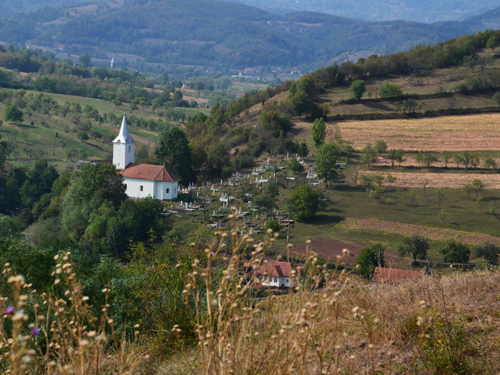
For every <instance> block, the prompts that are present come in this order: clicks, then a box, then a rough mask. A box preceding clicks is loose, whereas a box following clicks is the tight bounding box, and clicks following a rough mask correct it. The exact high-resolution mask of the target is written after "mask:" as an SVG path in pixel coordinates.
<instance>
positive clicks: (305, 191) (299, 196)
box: [288, 185, 320, 221]
mask: <svg viewBox="0 0 500 375" xmlns="http://www.w3.org/2000/svg"><path fill="white" fill-rule="evenodd" d="M319 198H320V194H319V193H318V192H316V191H315V190H313V189H312V188H311V187H310V186H309V185H302V186H299V187H298V188H297V189H295V190H294V192H293V193H292V195H291V196H290V198H289V199H288V209H289V210H290V212H291V213H292V215H293V216H294V217H295V218H296V219H297V220H299V221H306V220H309V219H311V218H313V217H314V216H315V215H316V214H317V213H318V212H319Z"/></svg>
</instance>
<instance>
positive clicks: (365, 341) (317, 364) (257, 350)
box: [170, 214, 500, 375]
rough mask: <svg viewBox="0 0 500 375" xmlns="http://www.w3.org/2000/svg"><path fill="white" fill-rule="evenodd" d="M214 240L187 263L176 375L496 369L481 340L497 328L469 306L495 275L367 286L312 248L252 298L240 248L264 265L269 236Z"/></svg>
mask: <svg viewBox="0 0 500 375" xmlns="http://www.w3.org/2000/svg"><path fill="white" fill-rule="evenodd" d="M236 216H237V215H236V214H235V215H233V217H234V218H236ZM234 228H235V227H234ZM217 236H218V241H217V242H214V244H213V246H212V247H210V248H207V249H206V253H207V259H208V264H207V267H206V268H201V267H196V264H197V262H195V264H193V266H195V271H194V272H192V273H191V274H190V275H189V282H188V284H187V287H186V290H185V293H186V296H187V297H189V298H191V299H192V300H194V301H195V306H196V332H197V335H198V349H197V350H196V352H195V354H193V353H191V354H190V355H192V356H193V358H195V359H193V361H190V360H189V358H187V357H184V359H183V360H184V361H185V362H186V363H189V365H185V366H179V368H178V369H177V371H176V372H177V373H199V374H207V375H208V374H252V375H257V374H365V373H366V374H421V373H429V374H457V373H463V374H475V373H484V374H488V373H495V371H498V367H499V366H498V365H496V364H493V362H492V361H491V360H490V359H489V356H492V357H493V358H494V357H495V356H497V354H498V345H496V346H495V345H493V343H494V341H492V340H489V339H488V334H490V333H491V331H492V330H495V331H497V329H496V327H494V328H493V327H491V325H482V324H478V323H479V322H480V321H482V320H481V319H484V318H485V316H488V319H492V318H493V316H495V315H496V314H495V313H494V312H493V311H489V312H488V313H485V312H484V309H483V310H481V309H478V308H477V307H476V306H474V304H473V303H475V302H479V301H480V300H481V301H486V300H489V299H492V298H493V299H494V298H496V295H497V294H496V293H492V291H491V285H492V284H494V283H498V282H499V281H500V277H499V275H498V274H497V273H490V272H486V271H484V272H482V273H476V274H460V275H457V276H453V277H450V278H441V277H439V276H437V277H429V278H423V279H421V280H420V281H418V282H413V283H407V284H404V285H400V286H392V285H386V286H384V285H369V284H365V283H363V282H362V281H361V280H358V279H356V277H355V276H354V275H353V274H351V273H350V272H346V271H345V270H340V269H327V268H326V266H320V265H319V264H318V259H317V257H316V256H315V254H314V253H312V252H311V253H310V255H309V257H308V259H307V261H306V263H305V264H304V266H303V267H300V268H299V269H298V270H297V271H296V273H295V275H294V277H293V280H294V282H295V283H296V286H295V288H294V290H293V291H292V292H291V293H289V294H288V295H285V296H276V295H274V294H270V295H269V296H268V297H265V298H257V297H255V295H254V294H253V292H252V291H253V289H254V287H255V285H256V283H257V282H258V280H254V279H253V276H252V275H251V274H250V273H248V274H247V273H241V272H240V271H239V270H241V264H242V261H243V260H244V259H245V256H246V255H247V254H248V248H249V247H250V248H251V249H252V250H251V253H250V257H251V260H250V262H251V263H253V264H254V265H260V264H262V263H263V262H265V260H264V254H265V251H266V248H268V247H269V246H270V245H271V244H272V243H273V241H274V238H273V237H270V238H268V239H267V240H265V241H264V242H262V243H257V244H255V243H254V242H253V239H252V237H251V235H250V234H248V233H246V234H245V233H241V232H240V231H238V230H235V229H234V230H232V232H231V233H230V234H224V233H218V234H217ZM229 242H230V244H229ZM228 248H229V249H230V250H228ZM245 249H247V250H245ZM226 253H227V255H226V263H225V264H226V266H225V269H224V270H223V277H222V278H221V279H218V278H217V277H216V275H214V272H213V270H212V268H211V262H213V261H215V259H217V257H219V256H221V254H226ZM341 261H342V259H339V263H341ZM473 290H474V293H472V291H473ZM202 296H203V297H202ZM189 298H187V300H188V299H189ZM471 302H473V303H471ZM491 302H493V304H495V305H497V304H498V302H496V301H491ZM497 333H498V332H497ZM490 345H491V347H490V349H491V352H489V353H488V355H486V353H487V349H486V347H487V346H490ZM170 368H171V369H173V368H174V367H170Z"/></svg>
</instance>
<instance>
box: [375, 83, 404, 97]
mask: <svg viewBox="0 0 500 375" xmlns="http://www.w3.org/2000/svg"><path fill="white" fill-rule="evenodd" d="M380 96H382V98H397V97H399V96H403V90H401V87H399V85H398V84H397V83H390V82H384V83H383V84H382V86H380Z"/></svg>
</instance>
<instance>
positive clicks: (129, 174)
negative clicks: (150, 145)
mask: <svg viewBox="0 0 500 375" xmlns="http://www.w3.org/2000/svg"><path fill="white" fill-rule="evenodd" d="M134 161H135V141H134V140H133V139H132V137H131V136H130V133H129V132H128V127H127V119H126V117H125V114H123V121H122V126H121V128H120V133H119V134H118V137H116V138H115V139H114V141H113V164H114V166H115V167H116V169H117V170H118V171H119V172H118V173H120V174H121V175H122V176H123V178H124V181H123V182H124V183H125V187H126V190H125V193H126V194H127V195H128V196H129V197H130V198H134V199H139V198H146V197H148V196H149V197H152V198H154V199H158V200H161V201H165V200H174V199H177V190H178V188H179V184H178V180H177V178H176V177H175V176H174V175H173V174H172V173H171V172H169V171H168V170H167V169H166V168H165V167H164V166H162V165H153V164H135V163H134Z"/></svg>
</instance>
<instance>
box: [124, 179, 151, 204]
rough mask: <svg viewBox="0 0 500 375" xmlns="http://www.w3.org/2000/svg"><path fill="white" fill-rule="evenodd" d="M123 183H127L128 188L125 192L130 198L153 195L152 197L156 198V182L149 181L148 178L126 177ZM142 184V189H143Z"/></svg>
mask: <svg viewBox="0 0 500 375" xmlns="http://www.w3.org/2000/svg"><path fill="white" fill-rule="evenodd" d="M123 183H124V184H125V185H127V189H126V190H125V193H126V194H127V195H128V196H129V197H130V198H146V197H148V196H151V197H152V198H156V199H158V198H157V197H156V195H155V193H156V192H155V182H154V181H147V180H137V179H133V178H126V177H125V178H124V180H123ZM141 186H142V191H141Z"/></svg>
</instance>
